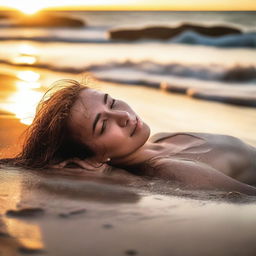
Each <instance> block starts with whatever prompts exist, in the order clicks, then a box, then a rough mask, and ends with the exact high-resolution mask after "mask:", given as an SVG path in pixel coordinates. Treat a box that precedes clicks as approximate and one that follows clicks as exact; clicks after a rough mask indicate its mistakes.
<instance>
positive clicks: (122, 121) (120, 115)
mask: <svg viewBox="0 0 256 256" xmlns="http://www.w3.org/2000/svg"><path fill="white" fill-rule="evenodd" d="M108 115H109V117H111V118H113V119H114V120H115V121H116V122H117V123H118V125H120V126H121V127H125V126H127V124H128V123H129V122H130V120H131V115H130V114H129V112H127V111H123V110H115V111H111V112H109V113H108Z"/></svg>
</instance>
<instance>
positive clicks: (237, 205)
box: [0, 81, 256, 256]
mask: <svg viewBox="0 0 256 256" xmlns="http://www.w3.org/2000/svg"><path fill="white" fill-rule="evenodd" d="M95 86H96V87H97V88H99V89H102V90H104V91H107V92H109V93H110V94H111V95H112V96H113V97H119V98H122V99H124V100H127V101H128V102H129V103H130V105H132V107H133V108H134V109H135V110H136V111H137V112H138V114H139V115H140V116H141V117H143V118H144V120H145V122H147V123H148V124H149V125H150V127H151V130H152V134H154V133H156V132H160V131H170V132H171V131H201V132H213V133H221V134H230V135H234V136H237V137H239V138H241V139H243V140H244V141H246V142H247V143H250V144H252V145H255V146H256V133H255V127H256V110H255V108H254V109H253V108H248V107H238V106H233V105H228V104H222V103H218V102H207V101H203V100H199V99H192V98H188V97H185V96H183V95H178V94H170V93H166V92H164V91H157V90H154V89H148V88H143V87H134V86H123V85H116V84H111V83H103V82H99V81H98V82H97V83H96V84H95ZM0 125H1V126H0V142H1V148H0V149H1V154H2V155H4V156H9V155H11V154H14V153H15V151H18V147H17V145H16V141H17V138H18V137H19V134H20V133H21V132H22V131H23V130H24V129H25V127H26V126H25V125H22V124H20V123H19V121H18V120H17V119H15V118H13V117H11V116H2V117H1V118H0ZM10 147H12V148H10ZM50 173H51V170H49V172H48V173H38V172H35V171H29V170H22V169H15V168H7V167H2V168H1V169H0V255H1V256H2V255H4V256H5V255H7V256H9V255H24V254H30V255H52V256H58V255H61V256H63V255H68V256H70V255H92V256H94V255H95V256H96V255H99V256H100V255H104V256H105V255H110V256H115V255H146V256H148V255H152V256H155V255H157V256H162V255H168V256H169V255H174V256H179V255H180V256H184V255H190V256H193V255H207V256H211V255H220V256H221V255H223V256H224V255H225V256H226V255H232V256H235V255H239V256H240V255H244V256H247V255H248V256H249V255H255V253H256V244H255V234H256V203H255V202H256V198H255V197H250V196H245V195H239V194H236V193H224V192H203V191H199V192H191V191H183V190H180V189H179V188H177V187H174V186H173V185H172V184H171V183H169V182H163V181H157V180H155V181H154V180H152V181H149V180H146V179H138V180H136V181H132V180H129V179H128V180H125V181H124V182H122V181H121V180H120V179H115V178H112V177H106V176H104V175H97V174H91V173H90V174H89V173H83V174H82V175H81V173H80V174H79V173H77V174H74V175H73V176H72V175H71V174H70V173H66V174H65V173H62V174H61V173H55V174H54V175H53V174H50Z"/></svg>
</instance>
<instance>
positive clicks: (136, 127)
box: [130, 116, 142, 137]
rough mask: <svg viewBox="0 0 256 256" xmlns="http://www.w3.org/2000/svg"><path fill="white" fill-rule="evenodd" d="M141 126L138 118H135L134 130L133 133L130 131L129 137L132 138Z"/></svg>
mask: <svg viewBox="0 0 256 256" xmlns="http://www.w3.org/2000/svg"><path fill="white" fill-rule="evenodd" d="M141 126H142V123H141V121H140V120H139V118H138V117H137V116H136V123H135V126H134V129H133V131H132V133H131V135H130V137H132V136H133V135H134V134H135V133H136V131H137V130H138V128H141Z"/></svg>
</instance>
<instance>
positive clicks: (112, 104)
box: [110, 99, 116, 108]
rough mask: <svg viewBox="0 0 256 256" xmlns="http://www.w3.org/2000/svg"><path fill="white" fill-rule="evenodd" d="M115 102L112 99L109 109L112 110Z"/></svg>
mask: <svg viewBox="0 0 256 256" xmlns="http://www.w3.org/2000/svg"><path fill="white" fill-rule="evenodd" d="M115 102H116V100H114V99H113V100H112V102H111V105H110V108H114V105H115Z"/></svg>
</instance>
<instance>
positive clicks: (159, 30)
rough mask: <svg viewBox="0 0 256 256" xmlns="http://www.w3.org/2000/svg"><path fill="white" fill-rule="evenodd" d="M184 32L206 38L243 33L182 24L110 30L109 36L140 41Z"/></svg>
mask: <svg viewBox="0 0 256 256" xmlns="http://www.w3.org/2000/svg"><path fill="white" fill-rule="evenodd" d="M184 31H194V32H197V33H199V34H201V35H206V36H213V37H218V36H224V35H230V34H241V33H242V31H241V30H239V29H237V28H231V27H228V26H211V27H210V26H209V27H206V26H200V25H193V24H182V25H180V26H178V27H174V28H172V27H164V26H159V27H147V28H141V29H118V30H110V31H109V35H110V38H111V39H114V40H129V41H134V40H139V39H162V40H168V39H171V38H173V37H175V36H177V35H179V34H180V33H182V32H184Z"/></svg>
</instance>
